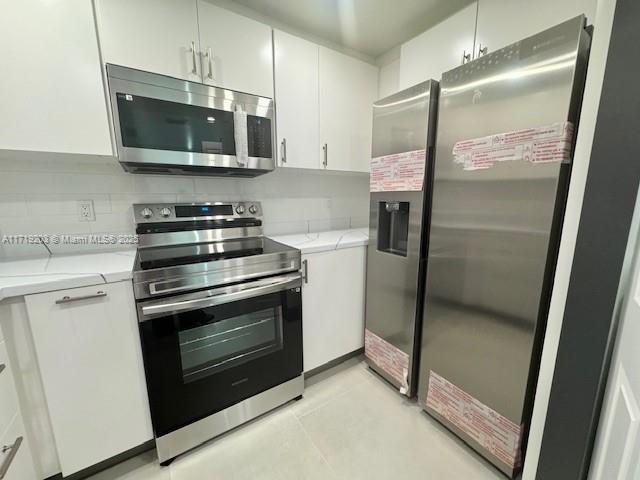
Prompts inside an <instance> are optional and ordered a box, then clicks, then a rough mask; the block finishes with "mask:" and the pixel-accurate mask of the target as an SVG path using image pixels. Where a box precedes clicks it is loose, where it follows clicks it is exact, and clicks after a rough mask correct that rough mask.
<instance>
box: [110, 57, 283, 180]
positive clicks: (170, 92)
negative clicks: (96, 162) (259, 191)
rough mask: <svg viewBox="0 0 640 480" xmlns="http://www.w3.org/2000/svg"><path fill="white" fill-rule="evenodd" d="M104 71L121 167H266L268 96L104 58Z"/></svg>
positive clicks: (248, 170)
mask: <svg viewBox="0 0 640 480" xmlns="http://www.w3.org/2000/svg"><path fill="white" fill-rule="evenodd" d="M107 76H108V80H109V96H110V100H111V107H112V110H113V119H114V131H115V136H116V144H117V149H118V159H119V161H120V162H121V163H122V165H123V167H124V168H125V169H126V170H128V171H131V172H134V173H144V172H153V171H157V173H171V171H174V172H178V171H180V170H182V171H183V173H190V172H191V173H198V172H200V173H202V174H214V173H212V172H213V171H212V167H215V169H217V171H218V173H217V174H220V175H223V174H224V172H226V171H229V172H233V171H235V172H245V173H244V175H246V176H254V175H257V174H259V172H261V173H265V172H266V171H270V170H273V168H274V164H275V162H274V159H273V151H272V150H273V148H272V145H273V138H272V137H273V128H272V119H273V100H271V99H270V98H263V97H257V96H254V95H248V94H244V93H240V92H235V91H232V90H224V89H221V88H216V87H211V86H207V85H203V84H200V83H195V82H186V81H184V80H178V79H175V78H171V77H166V76H163V75H157V74H154V73H149V72H142V71H139V70H133V69H130V68H125V67H119V66H117V65H107ZM239 142H241V144H240V143H239ZM245 143H246V145H245ZM239 149H242V151H243V152H244V151H245V149H246V154H243V155H239V154H238V151H239ZM245 155H246V157H245ZM164 170H166V172H165V171H164ZM252 172H253V173H252ZM227 173H228V172H227ZM236 174H241V173H236Z"/></svg>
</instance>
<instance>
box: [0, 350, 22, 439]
mask: <svg viewBox="0 0 640 480" xmlns="http://www.w3.org/2000/svg"><path fill="white" fill-rule="evenodd" d="M0 370H2V371H0V434H2V432H4V431H5V430H6V429H7V428H8V427H9V423H10V422H11V419H12V418H13V417H14V416H15V414H16V413H17V412H18V402H17V400H16V387H15V385H14V383H13V377H12V376H11V369H10V368H9V359H8V358H7V349H6V346H5V343H4V342H0Z"/></svg>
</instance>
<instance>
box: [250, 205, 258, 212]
mask: <svg viewBox="0 0 640 480" xmlns="http://www.w3.org/2000/svg"><path fill="white" fill-rule="evenodd" d="M257 211H258V207H256V206H255V205H251V206H250V207H249V212H250V213H256V212H257Z"/></svg>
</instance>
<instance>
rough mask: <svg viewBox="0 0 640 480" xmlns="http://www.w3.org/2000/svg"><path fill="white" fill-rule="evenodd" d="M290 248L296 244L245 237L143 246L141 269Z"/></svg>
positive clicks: (139, 257)
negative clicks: (195, 242)
mask: <svg viewBox="0 0 640 480" xmlns="http://www.w3.org/2000/svg"><path fill="white" fill-rule="evenodd" d="M288 250H292V247H289V246H287V245H283V244H281V243H278V242H275V241H273V240H271V239H269V238H264V237H260V238H243V239H237V240H225V241H223V242H213V243H198V244H190V245H177V246H169V247H153V248H145V249H139V250H138V263H139V265H140V269H141V270H150V269H154V268H163V267H174V266H177V265H188V264H191V263H202V262H212V261H216V260H227V259H230V258H240V257H251V256H255V255H264V254H270V253H280V252H285V251H288Z"/></svg>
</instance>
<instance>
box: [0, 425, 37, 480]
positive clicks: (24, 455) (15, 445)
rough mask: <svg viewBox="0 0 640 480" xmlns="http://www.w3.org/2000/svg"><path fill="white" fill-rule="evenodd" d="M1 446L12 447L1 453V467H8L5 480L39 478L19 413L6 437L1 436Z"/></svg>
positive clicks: (8, 429) (34, 479) (6, 432)
mask: <svg viewBox="0 0 640 480" xmlns="http://www.w3.org/2000/svg"><path fill="white" fill-rule="evenodd" d="M0 445H1V446H3V447H4V446H7V447H11V448H10V449H7V450H5V451H4V452H2V451H0V465H5V466H7V470H6V474H5V476H4V477H3V479H4V480H36V479H37V478H38V477H37V476H36V472H35V468H34V466H33V457H32V455H31V449H30V448H29V441H28V440H27V437H26V435H25V430H24V425H23V423H22V418H21V417H20V414H19V413H16V414H15V415H14V417H13V420H12V422H11V424H10V425H9V427H8V428H7V430H6V431H5V432H4V435H2V436H0ZM5 462H8V463H5Z"/></svg>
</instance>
